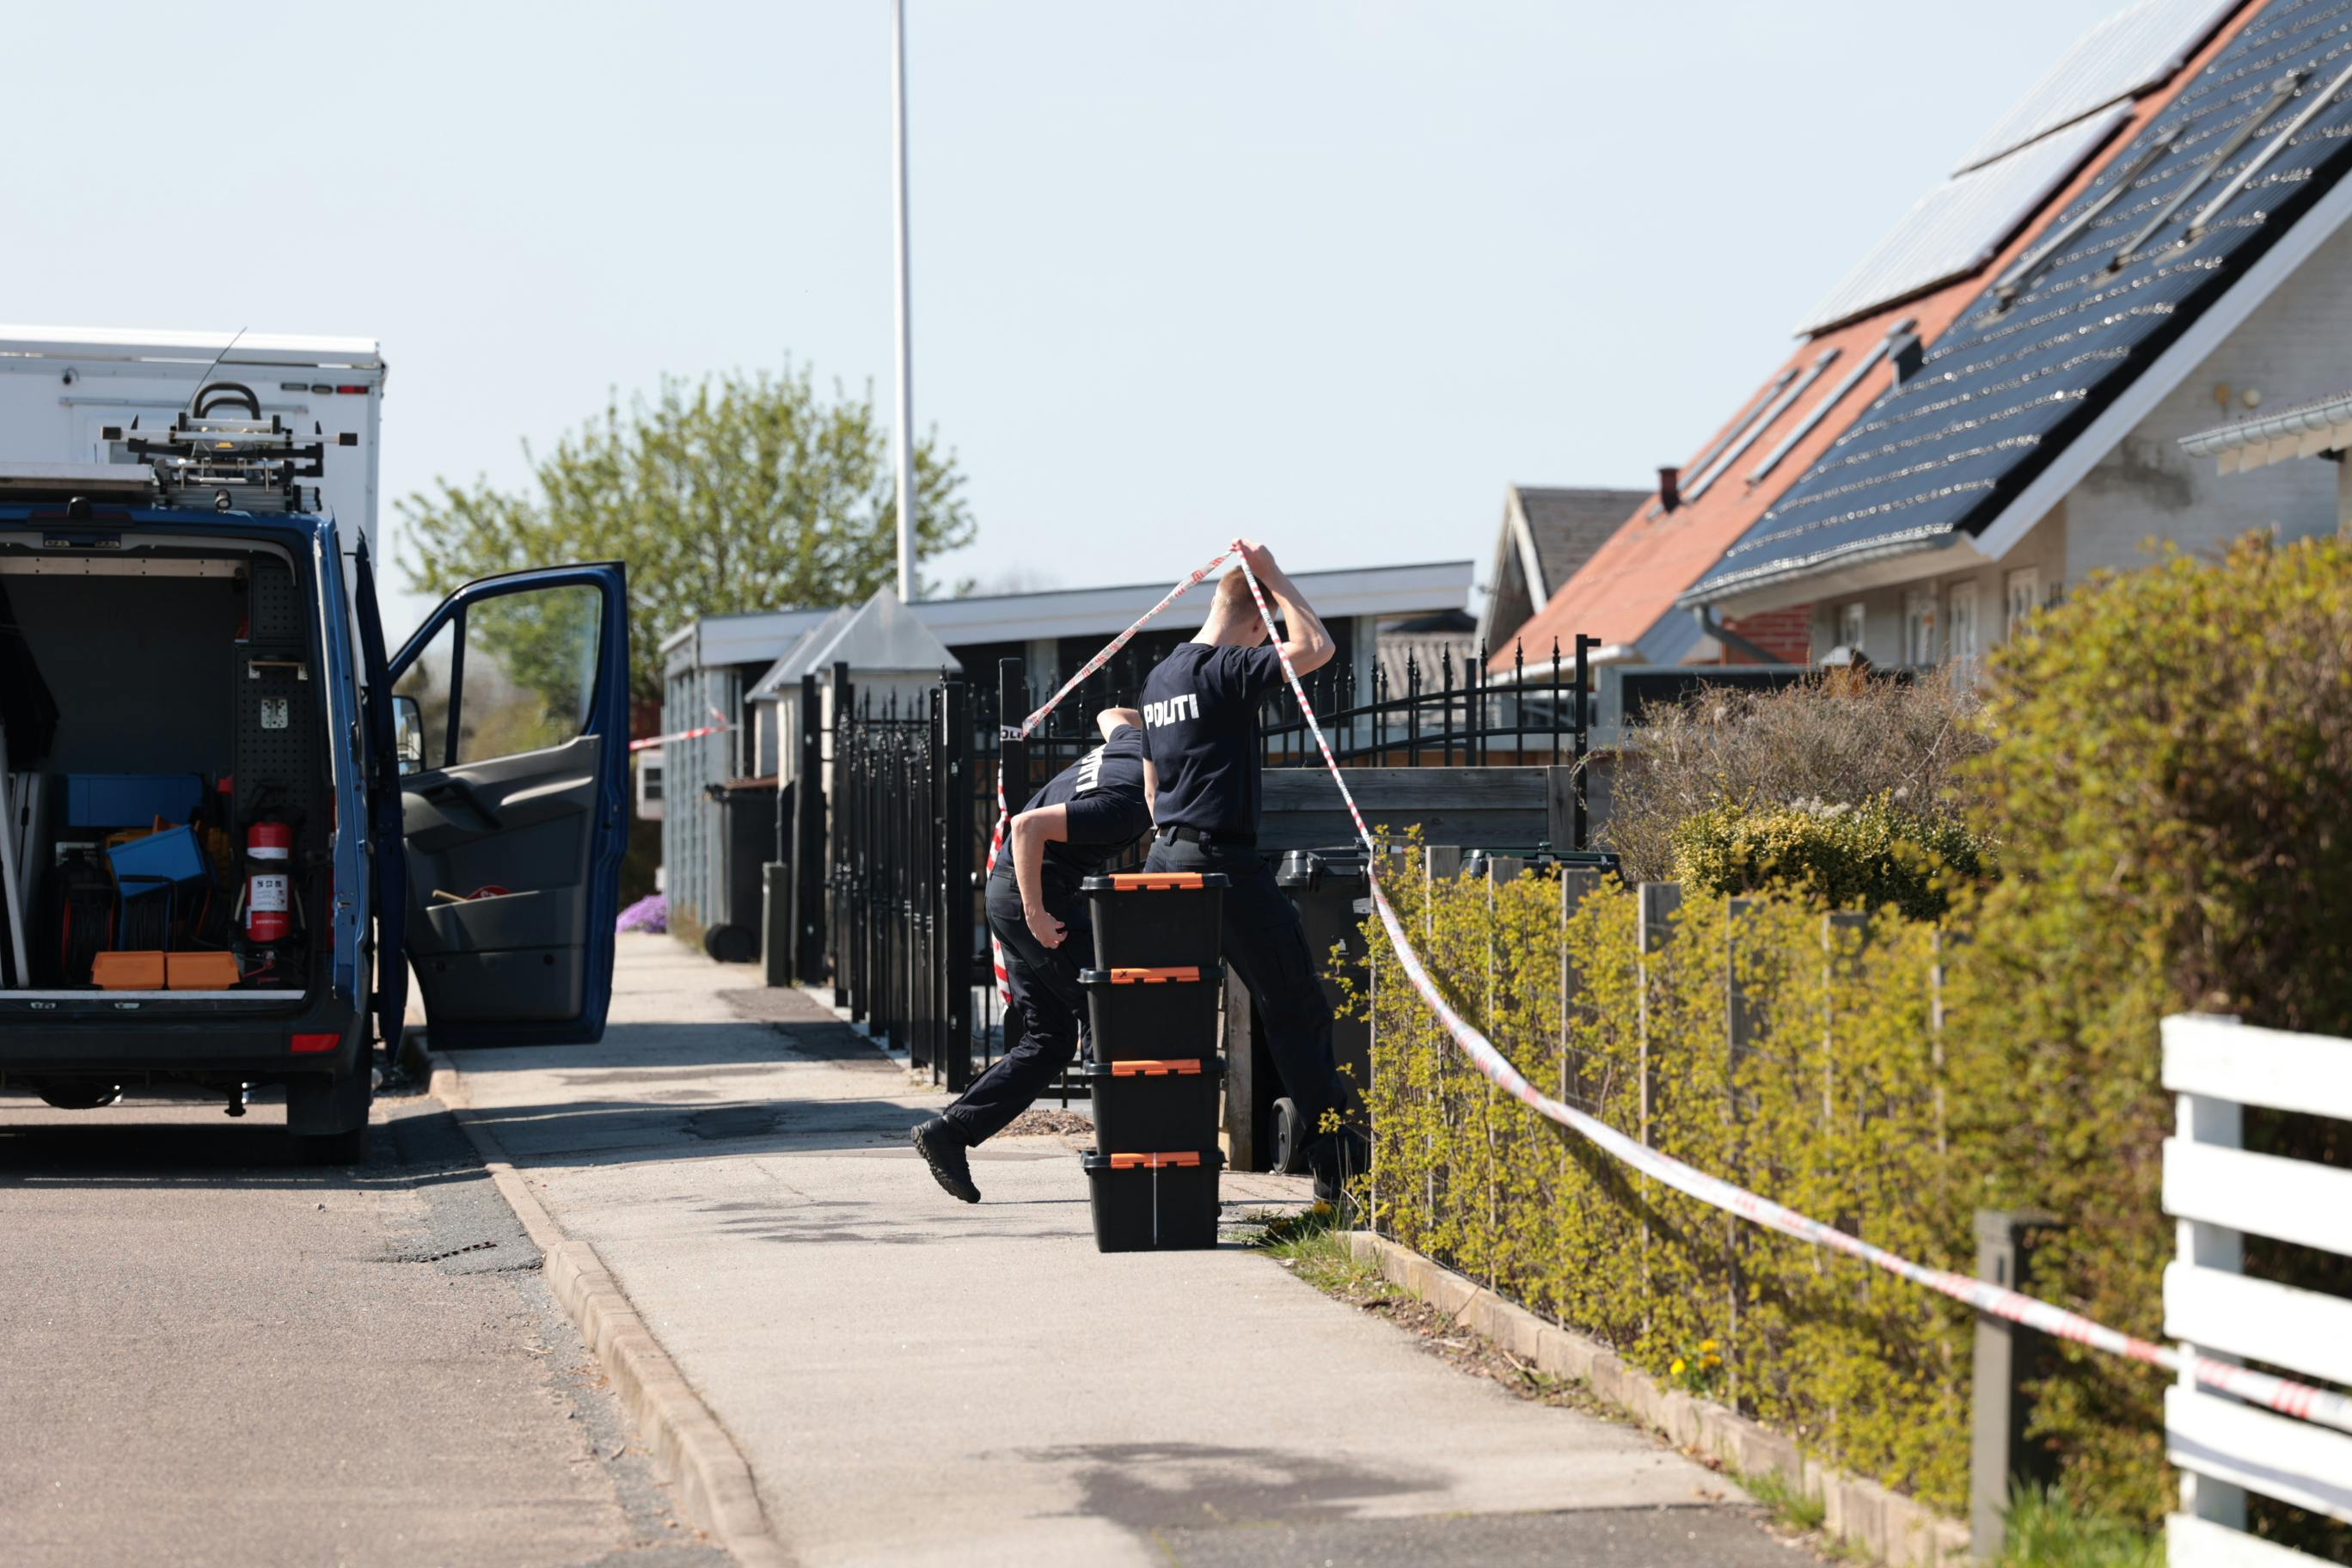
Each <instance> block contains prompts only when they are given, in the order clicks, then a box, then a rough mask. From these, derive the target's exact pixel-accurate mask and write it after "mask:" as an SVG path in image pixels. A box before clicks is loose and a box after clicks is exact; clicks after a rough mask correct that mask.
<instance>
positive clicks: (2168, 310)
mask: <svg viewBox="0 0 2352 1568" xmlns="http://www.w3.org/2000/svg"><path fill="white" fill-rule="evenodd" d="M2167 30H2168V31H2167ZM2126 45H2128V46H2129V47H2126ZM2175 57H2179V58H2180V61H2181V63H2180V64H2179V66H2178V67H2177V68H2173V69H2171V70H2169V71H2168V72H2166V73H2162V74H2158V72H2157V71H2156V69H2155V66H2154V64H2153V63H2152V62H2157V61H2160V60H2163V59H2169V58H2175ZM2347 89H2352V0H2266V3H2254V4H2243V5H2235V6H2217V5H2191V4H2189V3H2187V0H2146V3H2144V4H2142V5H2135V6H2133V7H2132V8H2131V9H2130V10H2128V11H2126V12H2124V13H2121V14H2120V15H2119V16H2116V18H2113V19H2111V20H2110V21H2109V22H2108V23H2107V24H2105V25H2103V26H2102V27H2100V28H2099V29H2096V30H2095V31H2094V32H2093V33H2092V34H2091V35H2090V36H2089V37H2086V38H2085V39H2084V41H2083V42H2082V44H2080V45H2078V46H2077V47H2076V49H2075V50H2074V52H2073V53H2072V54H2070V55H2069V56H2068V57H2067V58H2066V59H2065V60H2064V61H2063V62H2061V65H2060V67H2059V68H2057V69H2056V70H2054V71H2053V72H2052V74H2051V76H2050V78H2049V79H2047V80H2045V81H2044V82H2043V83H2042V86H2041V87H2040V88H2038V89H2036V93H2035V95H2034V97H2033V98H2032V99H2030V100H2028V102H2027V103H2026V104H2024V105H2022V106H2021V109H2020V110H2019V112H2018V114H2016V115H2014V116H2012V117H2011V120H2012V121H2013V126H2011V127H2010V128H2005V129H2004V130H2003V131H2002V132H1999V133H1997V135H1996V138H1995V141H1996V142H2003V141H2010V140H2016V139H2020V138H2023V140H2022V141H2021V143H2020V145H2019V146H2018V147H2017V148H2014V149H2012V150H2011V151H2009V152H2007V153H2000V154H1999V155H1998V156H1997V157H1996V159H1995V162H1994V163H1990V164H1980V165H1978V169H1979V170H1980V169H1984V168H1994V167H1998V166H1999V164H2000V163H2001V162H2003V161H2006V160H2010V159H2015V158H2017V157H2019V156H2021V155H2031V156H2032V157H2034V158H2035V159H2037V160H2038V161H2039V163H2040V164H2041V173H2040V174H2038V175H2037V178H2040V179H2046V180H2050V181H2055V182H2057V184H2059V186H2060V187H2061V194H2060V195H2059V197H2058V199H2057V200H2056V201H2054V202H2052V203H2048V204H2045V205H2043V207H2042V209H2041V210H2040V212H2039V214H2038V216H2037V217H2036V218H2035V220H2034V221H2033V222H2032V223H2030V224H2029V225H2028V226H2026V228H2025V229H2024V230H2023V231H2022V232H2021V234H2020V235H2019V237H2017V238H2016V239H2014V240H2012V241H2010V242H2008V243H2007V245H2006V246H2005V253H2004V255H2003V257H2002V258H2001V259H2000V261H1999V262H1998V263H1997V264H1995V265H1994V266H1992V267H1991V268H1988V269H1987V270H1986V272H1985V273H1984V275H1982V276H1980V277H1978V278H1975V279H1971V280H1970V281H1969V284H1968V286H1967V288H1966V290H1965V292H1966V295H1967V298H1966V299H1965V300H1964V301H1962V302H1961V303H1960V305H1959V308H1958V310H1956V311H1955V312H1953V313H1952V315H1951V316H1950V319H1949V320H1948V321H1947V322H1942V323H1937V322H1931V321H1927V320H1925V319H1924V317H1923V319H1922V320H1921V321H1920V322H1919V324H1918V326H1917V327H1916V328H1915V329H1914V330H1915V331H1917V333H1918V341H1917V342H1912V341H1910V340H1909V339H1908V338H1907V337H1906V339H1904V340H1902V341H1899V342H1897V343H1896V344H1895V346H1894V348H1893V349H1892V350H1891V351H1890V353H1888V354H1887V356H1886V358H1887V361H1888V363H1887V365H1886V368H1885V373H1884V374H1883V375H1881V376H1880V377H1879V379H1878V383H1877V384H1876V385H1875V386H1874V387H1873V388H1870V389H1867V390H1868V396H1867V400H1866V403H1865V404H1864V406H1862V407H1860V408H1858V409H1857V410H1856V411H1855V412H1854V413H1853V415H1852V416H1851V417H1850V418H1848V419H1846V420H1845V421H1844V422H1843V427H1842V428H1841V429H1840V430H1839V431H1838V433H1837V434H1836V435H1835V436H1834V437H1832V438H1831V439H1829V440H1827V441H1825V442H1820V443H1818V445H1819V449H1818V450H1814V451H1811V452H1809V453H1806V454H1804V455H1802V456H1801V457H1800V458H1798V459H1797V460H1796V468H1797V470H1798V471H1797V472H1796V474H1795V475H1794V477H1793V478H1792V479H1790V481H1789V482H1788V483H1787V484H1786V486H1785V487H1784V488H1783V489H1780V492H1779V493H1778V494H1777V495H1776V496H1775V497H1774V498H1773V499H1772V500H1770V502H1769V505H1767V506H1766V507H1764V508H1763V509H1762V510H1760V511H1759V513H1758V515H1757V516H1756V517H1755V518H1754V520H1753V521H1749V522H1748V524H1747V525H1746V526H1745V527H1744V528H1743V529H1742V530H1741V531H1739V533H1738V536H1737V538H1736V539H1733V540H1731V541H1729V542H1727V547H1726V548H1724V549H1722V551H1721V552H1720V553H1719V555H1718V556H1717V558H1716V559H1715V560H1713V561H1712V562H1710V563H1708V564H1707V565H1706V569H1705V570H1704V571H1703V572H1702V573H1701V574H1699V575H1698V576H1697V578H1696V581H1695V582H1694V583H1693V584H1691V585H1690V586H1689V587H1688V588H1687V589H1686V590H1685V591H1683V592H1681V593H1679V594H1678V595H1677V596H1676V599H1675V604H1676V605H1677V607H1678V608H1680V609H1681V610H1683V611H1685V613H1688V614H1689V615H1691V616H1693V617H1694V624H1695V625H1696V624H1698V623H1699V621H1700V620H1701V619H1706V620H1715V621H1727V622H1728V623H1729V624H1730V625H1731V626H1739V625H1741V624H1744V623H1746V622H1748V621H1749V620H1752V619H1753V618H1754V617H1757V616H1770V615H1774V614H1782V615H1786V614H1790V613H1792V612H1798V611H1801V612H1802V613H1803V614H1804V616H1805V617H1806V620H1807V623H1808V627H1809V632H1810V637H1809V641H1810V644H1811V650H1812V651H1813V652H1814V653H1815V654H1816V656H1818V655H1819V654H1820V653H1821V652H1822V650H1829V649H1845V650H1852V651H1853V652H1858V653H1861V654H1863V655H1864V656H1865V657H1866V658H1868V659H1870V660H1871V661H1872V662H1874V663H1877V664H1881V665H1885V664H1902V665H1911V666H1924V665H1931V664H1937V663H1944V662H1949V663H1952V664H1955V665H1958V666H1961V667H1963V668H1966V667H1968V666H1970V665H1972V664H1973V663H1974V662H1975V661H1976V660H1977V659H1978V658H1980V657H1982V655H1983V654H1984V653H1985V652H1986V651H1987V650H1988V649H1989V648H1990V647H1991V646H1992V645H1993V644H1995V643H1996V642H1998V641H1999V640H2000V638H2002V637H2005V636H2006V635H2007V634H2008V632H2009V631H2010V630H2011V628H2013V627H2015V626H2017V625H2018V624H2019V622H2020V621H2021V620H2022V619H2023V618H2024V617H2025V616H2029V615H2031V614H2032V612H2033V611H2034V610H2035V609H2036V608H2037V607H2039V606H2041V605H2044V604H2046V603H2048V602H2050V601H2052V600H2053V599H2054V598H2056V597H2058V596H2060V595H2063V593H2064V592H2065V591H2066V589H2067V588H2068V587H2069V586H2070V585H2071V584H2077V583H2079V582H2081V581H2082V580H2083V579H2084V577H2085V576H2086V575H2087V574H2091V573H2093V572H2096V571H2099V570H2102V569H2108V568H2129V567H2132V566H2135V565H2137V564H2141V563H2145V562H2146V561H2147V559H2148V558H2149V557H2148V547H2149V545H2150V544H2151V543H2171V544H2176V545H2179V546H2180V547H2182V548H2184V549H2188V550H2191V551H2196V550H2201V549H2206V548H2210V547H2212V546H2215V545H2218V544H2220V543H2221V542H2224V541H2226V540H2228V539H2231V538H2233V537H2235V536H2237V535H2239V534H2242V533H2243V532H2245V531H2247V530H2249V529H2256V528H2262V529H2270V530H2273V531H2275V532H2276V533H2277V534H2279V535H2280V536H2281V537H2285V538H2294V537H2299V536H2303V535H2307V534H2311V533H2315V532H2320V531H2327V530H2332V529H2334V528H2336V526H2337V520H2338V515H2339V512H2338V484H2337V479H2336V473H2335V472H2334V471H2333V470H2334V468H2335V465H2330V464H2324V463H2316V462H2288V461H2279V460H2274V458H2273V456H2272V454H2273V453H2276V454H2278V455H2279V456H2284V455H2288V454H2289V453H2290V452H2291V450H2292V449H2293V448H2294V447H2296V446H2298V445H2299V444H2301V443H2302V442H2303V441H2304V440H2305V438H2306V437H2308V438H2310V439H2313V440H2317V441H2320V442H2322V443H2323V444H2324V442H2325V441H2326V440H2327V439H2331V438H2332V437H2328V436H2326V435H2317V436H2315V435H2313V434H2312V432H2310V431H2307V430H2304V429H2301V428H2298V429H2296V430H2294V431H2293V432H2292V433H2291V434H2292V437H2293V438H2292V439H2289V440H2286V442H2285V444H2284V446H2282V445H2280V444H2279V442H2280V440H2281V438H2282V437H2285V436H2287V435H2289V434H2290V433H2289V432H2287V431H2285V430H2284V428H2283V427H2282V429H2279V430H2272V429H2270V428H2269V427H2268V426H2265V425H2264V423H2263V419H2262V417H2261V416H2260V414H2259V410H2261V409H2262V408H2263V406H2264V405H2265V404H2266V403H2273V404H2276V405H2280V406H2282V407H2284V405H2286V404H2288V403H2289V402H2291V401H2294V400H2297V399H2305V398H2308V397H2309V396H2310V395H2312V394H2313V393H2315V392H2320V391H2326V390H2330V389H2340V388H2341V387H2343V386H2346V385H2347V384H2352V233H2340V232H2339V230H2341V229H2342V227H2343V225H2344V221H2345V219H2346V217H2347V216H2352V180H2347V178H2346V177H2345V176H2346V175H2347V171H2352V90H2347ZM2035 149H2044V150H2045V151H2042V152H2036V151H2035ZM1976 177H1977V171H1976V170H1964V171H1963V173H1962V174H1959V175H1958V176H1956V178H1955V181H1954V184H1955V185H1958V184H1965V183H1967V182H1969V181H1970V180H1972V179H1974V178H1976ZM1954 204H1958V205H1966V203H1965V200H1964V198H1962V197H1960V196H1958V195H1955V196H1952V197H1949V198H1948V199H1947V200H1946V202H1945V203H1943V204H1942V205H1939V204H1938V202H1937V199H1936V198H1933V197H1931V198H1930V199H1929V200H1928V201H1926V202H1923V203H1922V204H1921V205H1920V206H1919V207H1917V208H1915V209H1914V212H1913V214H1912V216H1911V219H1910V220H1908V221H1907V222H1906V226H1905V227H1904V228H1902V229H1898V231H1897V233H1896V234H1895V236H1893V237H1890V239H1889V241H1888V243H1887V245H1886V246H1885V247H1882V251H1881V253H1880V255H1879V256H1876V257H1874V258H1873V259H1872V261H1871V262H1870V263H1867V264H1865V266H1864V268H1862V269H1860V270H1859V271H1858V272H1857V273H1856V275H1855V276H1854V277H1853V278H1851V279H1848V280H1847V282H1846V284H1844V285H1842V287H1841V294H1840V296H1839V298H1840V299H1841V300H1843V303H1842V304H1840V305H1837V306H1833V307H1832V309H1845V308H1849V307H1850V308H1853V309H1857V310H1858V309H1863V308H1864V307H1865V306H1866V305H1867V306H1870V307H1871V308H1879V309H1886V308H1892V309H1897V310H1908V309H1910V307H1909V306H1907V305H1899V304H1898V305H1895V306H1893V307H1887V306H1886V305H1885V301H1884V300H1874V296H1884V295H1885V294H1886V293H1887V292H1888V290H1889V289H1898V288H1906V287H1909V285H1906V284H1904V283H1903V282H1902V279H1904V277H1905V276H1906V266H1905V264H1904V263H1903V260H1902V258H1904V257H1906V256H1911V255H1922V256H1924V255H1927V254H1932V253H1933V252H1935V250H1936V249H1937V247H1938V246H1939V245H1940V244H1941V243H1942V240H1941V238H1940V236H1941V235H1942V234H1943V233H1944V232H1945V229H1946V224H1947V221H1948V220H1947V216H1945V212H1944V208H1945V207H1948V206H1951V205H1954ZM2292 412H2294V413H2295V414H2296V415H2297V417H2298V419H2300V420H2303V421H2306V422H2308V423H2311V424H2313V425H2320V424H2327V423H2329V419H2330V416H2329V415H2328V413H2327V410H2326V408H2324V407H2322V408H2318V409H2316V410H2314V409H2296V410H2294V411H2292ZM2217 422H2228V424H2230V425H2232V426H2250V427H2251V430H2252V434H2250V435H2249V436H2247V437H2244V438H2242V439H2239V440H2238V441H2237V448H2238V450H2239V451H2240V452H2241V455H2240V456H2239V457H2237V458H2234V459H2232V460H2231V462H2230V463H2229V465H2228V467H2229V468H2230V470H2231V471H2230V472H2229V473H2228V474H2227V475H2226V476H2225V475H2224V474H2223V472H2221V465H2220V464H2218V463H2215V462H2210V461H2200V460H2199V458H2200V451H2203V452H2205V453H2207V454H2209V455H2216V454H2219V453H2220V452H2221V451H2222V450H2223V449H2224V448H2225V447H2229V446H2230V444H2231V439H2232V438H2231V437H2229V436H2227V435H2226V434H2217V433H2216V432H2215V430H2214V426H2216V425H2217ZM2290 423H2292V422H2290ZM2331 427H2332V426H2331ZM2256 436H2259V437H2260V440H2259V442H2257V440H2256V439H2255V437H2256ZM2199 437H2203V439H2202V440H2201V441H2200V439H2198V438H2199ZM2184 441H2186V442H2187V443H2188V445H2187V446H2184V444H2183V443H2184ZM2257 445H2259V446H2260V448H2261V456H2260V460H2254V459H2253V458H2250V457H2249V456H2247V455H2246V454H2249V453H2252V451H2253V449H2254V447H2256V446H2257ZM2320 449H2323V450H2324V445H2323V447H2322V448H2320Z"/></svg>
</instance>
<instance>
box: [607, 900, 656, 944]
mask: <svg viewBox="0 0 2352 1568" xmlns="http://www.w3.org/2000/svg"><path fill="white" fill-rule="evenodd" d="M613 929H614V930H615V931H652V932H654V933H655V934H656V935H659V934H660V933H662V932H664V931H668V930H669V900H668V898H667V896H665V895H664V894H661V893H648V894H646V896H645V897H644V898H642V899H639V900H637V901H636V902H635V903H634V904H631V905H630V906H629V907H628V908H627V909H625V910H622V911H621V918H620V919H619V920H618V921H615V922H614V928H613Z"/></svg>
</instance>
